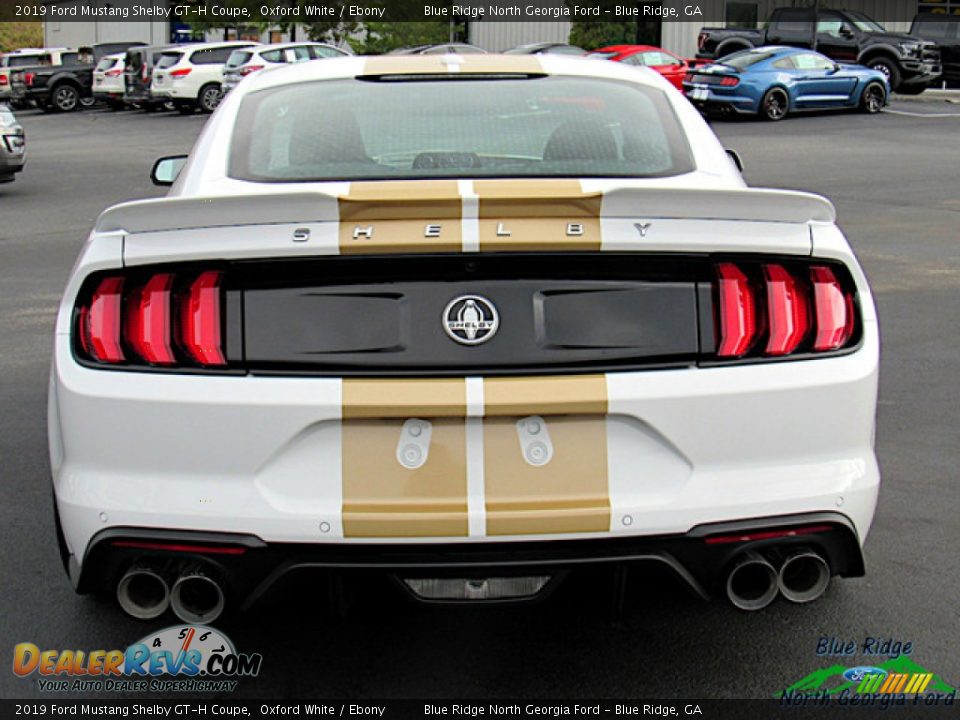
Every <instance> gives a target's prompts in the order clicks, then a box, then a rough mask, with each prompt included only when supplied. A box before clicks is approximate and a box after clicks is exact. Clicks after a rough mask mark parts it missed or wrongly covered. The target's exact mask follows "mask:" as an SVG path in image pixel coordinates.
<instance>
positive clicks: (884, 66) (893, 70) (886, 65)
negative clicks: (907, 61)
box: [867, 57, 900, 92]
mask: <svg viewBox="0 0 960 720" xmlns="http://www.w3.org/2000/svg"><path fill="white" fill-rule="evenodd" d="M867 67H868V68H870V69H871V70H877V71H879V72H882V73H883V74H884V75H886V76H887V82H889V83H890V89H891V90H893V91H895V92H896V91H898V90H899V89H900V68H898V67H897V64H896V63H895V62H894V61H893V60H889V59H887V58H882V57H881V58H874V59H873V60H871V61H870V62H868V63H867Z"/></svg>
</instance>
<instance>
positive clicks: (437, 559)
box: [49, 55, 879, 622]
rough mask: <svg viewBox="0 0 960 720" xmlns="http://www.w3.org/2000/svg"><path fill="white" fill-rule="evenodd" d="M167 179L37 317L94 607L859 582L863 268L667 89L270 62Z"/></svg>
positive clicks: (871, 469)
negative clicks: (620, 583) (605, 570)
mask: <svg viewBox="0 0 960 720" xmlns="http://www.w3.org/2000/svg"><path fill="white" fill-rule="evenodd" d="M180 162H182V160H178V159H176V158H167V159H163V160H161V161H160V162H158V164H157V166H156V167H155V168H154V180H155V181H156V182H159V183H170V182H172V183H173V186H172V188H171V190H170V193H169V196H168V197H166V198H163V199H159V200H146V201H139V202H129V203H124V204H121V205H117V206H115V207H112V208H110V209H108V210H107V211H105V212H104V213H103V214H102V215H101V216H100V218H99V220H98V221H97V224H96V227H95V228H94V230H93V232H92V233H91V235H90V238H89V240H88V242H87V244H86V246H85V247H84V249H83V252H82V254H81V256H80V259H79V261H78V262H77V264H76V267H75V269H74V271H73V274H72V276H71V278H70V281H69V284H68V286H67V288H66V292H65V294H64V296H63V302H62V305H61V308H60V313H59V317H58V320H57V327H56V344H55V352H54V359H53V368H52V374H51V382H50V400H49V415H50V422H49V428H50V454H51V463H52V468H53V484H54V490H55V495H56V510H57V522H58V530H59V539H60V546H61V550H62V553H63V558H64V564H65V566H66V568H67V570H68V572H69V575H70V578H71V580H72V582H73V585H74V587H75V588H76V589H77V590H78V591H80V592H87V591H109V592H116V594H117V598H118V600H119V602H120V604H121V606H122V607H123V609H124V610H126V611H127V612H128V613H130V614H131V615H133V616H135V617H139V618H152V617H156V616H158V615H160V614H162V613H163V612H165V611H166V610H167V609H168V608H172V610H173V612H174V613H175V614H176V615H177V616H178V617H180V618H181V619H182V620H184V621H193V622H210V621H212V620H213V619H215V618H216V617H217V616H218V615H219V614H220V613H221V612H222V611H223V610H224V609H225V608H227V609H229V608H238V609H239V608H243V607H245V606H247V605H249V604H250V603H252V602H254V601H255V600H256V599H257V598H258V597H260V596H261V595H262V594H263V593H264V592H265V591H266V590H267V589H269V587H270V586H271V585H272V584H274V583H275V582H276V581H277V580H278V579H280V578H282V577H283V576H284V575H286V574H287V573H289V572H291V571H293V570H297V571H303V570H309V569H313V570H315V571H316V573H317V581H318V582H322V581H324V580H326V581H329V582H331V583H340V582H349V581H350V579H351V578H352V577H354V576H362V575H365V574H369V573H378V574H386V575H387V576H390V577H392V578H394V579H396V580H397V581H398V584H399V586H400V587H402V588H404V589H405V590H406V591H407V592H409V593H410V594H412V595H413V596H414V597H416V598H418V599H420V600H423V601H427V602H444V601H445V602H465V601H477V602H483V601H501V602H502V601H506V600H524V599H530V598H535V597H538V596H541V595H542V594H544V593H546V592H548V591H549V590H550V589H551V588H552V587H553V586H554V585H555V584H556V583H557V582H559V581H560V580H561V579H562V578H563V577H564V576H565V575H566V574H567V573H566V571H568V570H570V569H575V568H577V567H579V566H581V565H583V564H598V563H603V564H607V565H609V566H610V567H611V568H616V569H617V576H618V577H621V578H627V579H628V580H629V578H631V577H637V578H641V579H642V578H643V573H644V572H645V570H646V569H647V568H649V565H650V564H651V563H660V564H662V565H665V566H667V567H669V568H670V569H672V570H673V571H674V572H675V574H676V575H677V577H678V578H679V579H680V580H681V581H682V582H683V583H685V584H686V585H687V586H689V587H690V588H691V590H693V592H695V593H696V594H697V595H700V596H702V597H704V598H708V597H710V596H714V595H724V594H725V595H726V596H727V597H728V598H729V599H730V600H731V601H732V602H733V603H734V604H735V605H736V606H737V607H740V608H743V609H750V610H752V609H759V608H762V607H764V606H765V605H767V604H769V603H770V602H771V601H773V600H774V599H775V598H776V597H777V596H778V595H782V596H784V597H785V598H786V599H788V600H791V601H794V602H806V601H809V600H813V599H815V598H817V597H818V596H820V595H821V594H822V593H823V591H824V589H825V588H826V587H827V585H828V583H829V581H830V578H831V577H832V576H848V577H849V576H860V575H862V574H863V572H864V568H863V556H862V552H861V546H862V543H863V541H864V539H865V537H866V535H867V531H868V529H869V527H870V523H871V519H872V517H873V513H874V508H875V504H876V500H877V490H878V483H879V472H878V468H877V463H876V458H875V455H874V450H873V439H874V416H875V406H876V392H877V365H878V347H879V338H878V330H877V319H876V314H875V310H874V304H873V301H872V299H871V296H870V291H869V288H868V286H867V281H866V279H865V277H864V274H863V272H862V270H861V269H860V267H859V265H858V264H857V261H856V259H855V258H854V255H853V253H852V252H851V250H850V247H849V246H848V244H847V242H846V240H845V239H844V237H843V235H842V234H841V232H840V230H839V229H838V228H837V226H836V224H835V222H834V220H835V214H834V209H833V207H832V206H831V204H830V203H829V202H828V201H827V200H825V199H823V198H821V197H817V196H815V195H809V194H805V193H798V192H786V191H779V190H761V189H751V188H747V187H746V186H745V184H744V182H743V180H742V179H741V176H740V173H739V172H738V170H737V168H736V167H735V165H734V163H733V162H732V161H731V159H730V158H729V157H728V155H727V154H726V153H725V151H724V148H723V147H721V145H720V144H719V142H718V141H717V138H716V137H715V136H714V134H713V133H712V132H711V131H710V129H709V127H708V126H707V125H706V124H705V123H704V121H703V120H702V119H701V117H700V115H699V113H698V112H697V111H696V110H695V109H694V108H693V107H692V106H691V105H690V104H689V103H688V102H687V101H686V100H685V99H684V98H683V96H682V95H681V94H680V93H679V92H677V91H675V90H674V89H672V88H671V87H670V86H669V85H668V84H667V83H666V82H665V81H664V80H662V79H661V78H659V76H655V75H654V74H652V73H642V72H637V71H636V70H635V69H632V68H628V67H624V66H622V65H619V64H617V63H603V62H596V61H592V60H584V59H579V58H569V57H562V56H552V55H540V56H518V55H513V56H492V55H476V56H466V55H461V56H454V55H448V56H423V57H403V56H386V57H370V58H364V57H356V58H343V59H331V60H327V61H325V62H322V63H304V64H301V65H295V66H288V67H281V68H278V69H276V70H269V71H264V72H262V73H257V74H256V75H254V76H252V77H251V78H249V80H248V81H246V82H244V83H242V84H240V85H239V86H238V87H237V88H236V90H235V91H234V92H232V93H230V95H228V96H227V98H226V100H225V101H224V102H223V104H222V105H221V106H220V108H219V110H217V112H216V114H215V115H214V116H213V117H212V118H211V119H210V121H209V122H208V123H207V126H206V128H205V129H204V131H203V134H202V136H201V137H200V138H199V140H198V141H197V144H196V146H195V147H194V149H193V152H192V153H191V155H190V157H189V160H188V161H187V162H186V164H185V165H184V166H183V168H182V170H179V166H178V163H180ZM178 170H179V175H177V172H178Z"/></svg>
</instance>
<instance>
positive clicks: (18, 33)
mask: <svg viewBox="0 0 960 720" xmlns="http://www.w3.org/2000/svg"><path fill="white" fill-rule="evenodd" d="M24 47H43V23H42V22H40V21H39V20H35V21H29V22H0V52H9V51H11V50H17V49H18V48H24Z"/></svg>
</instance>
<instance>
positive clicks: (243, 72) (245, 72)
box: [240, 65, 263, 77]
mask: <svg viewBox="0 0 960 720" xmlns="http://www.w3.org/2000/svg"><path fill="white" fill-rule="evenodd" d="M257 70H263V65H247V66H246V67H244V68H240V75H241V77H246V76H247V75H249V74H250V73H255V72H256V71H257Z"/></svg>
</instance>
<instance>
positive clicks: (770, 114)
mask: <svg viewBox="0 0 960 720" xmlns="http://www.w3.org/2000/svg"><path fill="white" fill-rule="evenodd" d="M788 112H790V96H789V95H787V91H786V90H784V89H783V88H781V87H775V88H770V89H769V90H767V92H766V93H764V95H763V99H762V100H760V117H762V118H763V119H764V120H769V121H771V122H776V121H778V120H783V119H784V118H785V117H786V116H787V113H788Z"/></svg>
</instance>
